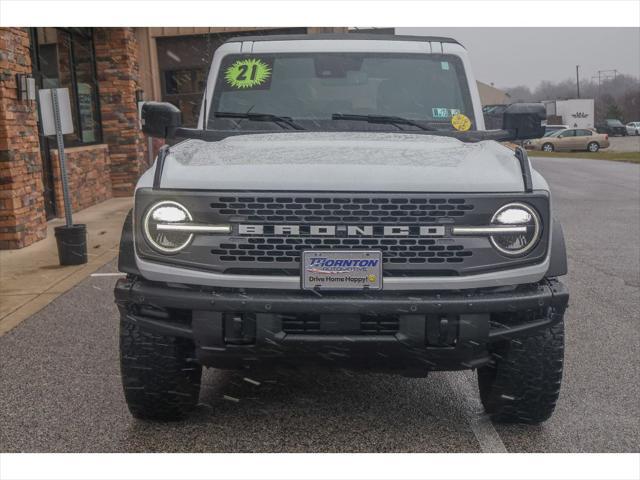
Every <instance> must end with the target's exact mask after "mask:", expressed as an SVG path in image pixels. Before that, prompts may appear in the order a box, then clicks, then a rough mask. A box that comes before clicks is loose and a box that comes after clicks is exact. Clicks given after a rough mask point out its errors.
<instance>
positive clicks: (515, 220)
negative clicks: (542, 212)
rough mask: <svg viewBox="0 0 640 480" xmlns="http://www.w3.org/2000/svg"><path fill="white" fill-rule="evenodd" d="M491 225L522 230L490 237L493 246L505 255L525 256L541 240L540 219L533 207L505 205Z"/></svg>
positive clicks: (520, 204)
mask: <svg viewBox="0 0 640 480" xmlns="http://www.w3.org/2000/svg"><path fill="white" fill-rule="evenodd" d="M491 224H492V225H494V226H500V227H515V229H518V230H520V231H518V232H514V233H507V232H503V233H500V234H499V235H493V236H491V237H490V239H491V244H492V245H493V246H494V247H495V248H496V249H497V250H498V251H499V252H501V253H503V254H505V255H509V256H518V255H524V254H525V253H527V252H529V251H530V250H531V249H532V248H533V247H535V245H536V243H538V240H539V239H540V230H541V229H540V217H539V216H538V214H537V213H536V211H535V210H534V209H533V208H532V207H529V206H528V205H525V204H523V203H510V204H508V205H504V206H503V207H501V208H500V209H499V210H498V211H497V212H496V213H495V215H494V216H493V218H492V219H491Z"/></svg>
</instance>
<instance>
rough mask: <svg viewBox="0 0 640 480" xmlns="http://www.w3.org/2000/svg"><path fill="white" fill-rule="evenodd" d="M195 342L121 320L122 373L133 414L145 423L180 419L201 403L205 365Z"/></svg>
mask: <svg viewBox="0 0 640 480" xmlns="http://www.w3.org/2000/svg"><path fill="white" fill-rule="evenodd" d="M194 357H195V355H194V346H193V342H191V341H189V340H187V339H184V338H176V337H166V336H163V335H156V334H154V333H151V332H149V331H146V330H143V329H141V328H139V327H138V326H137V325H136V324H134V323H132V322H130V321H127V320H126V319H121V320H120V372H121V375H122V385H123V387H124V396H125V399H126V401H127V406H128V407H129V411H130V412H131V414H132V415H133V416H134V417H136V418H140V419H145V420H180V419H183V418H184V417H185V416H186V415H187V414H188V413H189V412H191V410H193V408H194V407H195V406H196V405H197V403H198V396H199V394H200V380H201V377H202V366H201V365H199V364H197V363H196V362H195V359H194Z"/></svg>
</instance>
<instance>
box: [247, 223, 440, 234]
mask: <svg viewBox="0 0 640 480" xmlns="http://www.w3.org/2000/svg"><path fill="white" fill-rule="evenodd" d="M238 234H239V235H283V236H294V235H295V236H299V235H314V236H327V237H336V236H343V237H373V236H385V237H407V236H420V237H443V236H444V235H445V227H444V226H442V225H413V226H409V225H393V226H382V225H375V226H374V225H257V224H240V225H238Z"/></svg>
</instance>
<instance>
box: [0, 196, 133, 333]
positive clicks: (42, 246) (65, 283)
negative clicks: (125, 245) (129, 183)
mask: <svg viewBox="0 0 640 480" xmlns="http://www.w3.org/2000/svg"><path fill="white" fill-rule="evenodd" d="M132 205H133V199H132V197H128V198H114V199H111V200H107V201H106V202H103V203H100V204H98V205H95V206H93V207H89V208H87V209H84V210H82V211H80V212H78V213H76V214H74V216H73V220H74V223H84V224H86V225H87V232H88V245H87V250H88V257H89V262H88V263H87V264H85V265H77V266H65V267H62V266H60V263H59V261H58V249H57V246H56V239H55V235H54V231H53V229H54V227H57V226H58V225H63V224H64V220H63V219H55V220H52V221H50V222H49V224H48V227H47V238H46V239H44V240H42V241H40V242H37V243H35V244H33V245H31V246H29V247H26V248H23V249H21V250H3V251H0V336H1V335H4V334H5V333H6V332H8V331H9V330H11V329H12V328H14V327H15V326H16V325H18V324H19V323H20V322H21V321H22V320H24V319H25V318H28V317H29V316H31V315H33V314H34V313H36V312H37V311H39V310H40V309H42V308H43V307H44V306H46V305H47V304H49V303H50V302H51V301H52V300H53V299H55V298H56V297H58V296H59V295H61V294H63V293H64V292H66V291H67V290H69V289H70V288H72V287H73V286H75V285H76V284H78V283H79V282H80V281H81V280H82V279H84V278H85V277H87V276H88V275H90V274H91V273H92V272H94V271H96V270H97V269H98V268H100V267H101V266H102V265H104V264H105V263H107V262H108V261H110V260H112V259H113V258H115V257H116V256H117V255H118V244H119V242H120V233H121V231H122V224H123V223H124V219H125V217H126V215H127V212H128V211H129V209H130V208H131V207H132Z"/></svg>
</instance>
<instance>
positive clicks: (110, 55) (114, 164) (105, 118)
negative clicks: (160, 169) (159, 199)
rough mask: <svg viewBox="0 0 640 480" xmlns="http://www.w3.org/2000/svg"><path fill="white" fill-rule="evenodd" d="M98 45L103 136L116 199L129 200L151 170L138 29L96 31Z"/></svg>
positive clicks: (103, 29) (104, 29)
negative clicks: (141, 113) (142, 125)
mask: <svg viewBox="0 0 640 480" xmlns="http://www.w3.org/2000/svg"><path fill="white" fill-rule="evenodd" d="M94 45H95V51H96V62H97V71H98V89H99V92H100V110H101V114H102V135H103V141H104V143H107V144H108V145H109V154H110V156H111V184H112V187H113V195H114V196H116V197H117V196H129V195H132V194H133V190H134V187H135V184H136V181H137V180H138V177H140V175H142V173H143V172H144V171H145V170H146V169H147V168H148V166H147V160H146V156H145V145H146V142H145V139H144V135H143V134H142V132H141V131H140V129H139V126H138V108H137V105H136V91H137V90H138V89H140V88H141V87H140V72H139V66H138V46H137V40H136V36H135V34H134V29H133V28H96V29H95V30H94Z"/></svg>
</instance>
